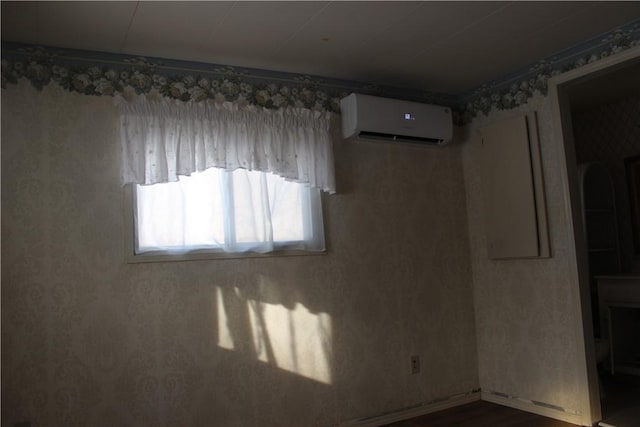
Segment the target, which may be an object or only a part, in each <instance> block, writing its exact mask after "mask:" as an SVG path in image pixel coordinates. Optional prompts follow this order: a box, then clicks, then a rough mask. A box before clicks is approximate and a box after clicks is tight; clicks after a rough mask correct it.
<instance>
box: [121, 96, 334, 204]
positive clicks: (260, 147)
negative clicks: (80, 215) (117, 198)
mask: <svg viewBox="0 0 640 427" xmlns="http://www.w3.org/2000/svg"><path fill="white" fill-rule="evenodd" d="M116 105H117V107H118V109H119V112H120V136H121V143H122V181H123V184H128V183H134V184H155V183H158V182H175V181H178V176H180V175H190V174H192V173H193V172H197V171H204V170H206V169H208V168H211V167H216V168H221V169H225V170H228V171H233V170H236V169H246V170H257V171H262V172H271V173H274V174H276V175H279V176H282V177H283V178H285V179H287V180H289V181H293V182H299V183H306V184H308V185H310V186H311V187H314V188H318V189H320V190H323V191H326V192H329V193H335V178H334V167H333V150H332V143H331V136H330V130H329V125H330V117H331V113H328V112H319V111H311V110H307V109H302V108H287V109H280V110H266V109H262V108H257V107H253V106H246V107H244V108H241V107H240V106H239V105H238V104H237V103H236V104H234V103H230V102H225V103H223V104H221V105H219V104H216V103H215V102H213V101H203V102H186V103H185V102H181V101H175V100H169V99H158V100H154V101H150V100H148V99H147V98H146V97H145V96H136V97H134V99H133V100H131V101H128V100H125V99H124V98H123V97H121V96H118V97H116Z"/></svg>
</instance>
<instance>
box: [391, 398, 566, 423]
mask: <svg viewBox="0 0 640 427" xmlns="http://www.w3.org/2000/svg"><path fill="white" fill-rule="evenodd" d="M445 426H446V427H449V426H456V427H485V426H486V427H575V426H574V425H573V424H569V423H565V422H563V421H558V420H554V419H552V418H547V417H543V416H541V415H536V414H531V413H529V412H524V411H519V410H517V409H513V408H508V407H506V406H502V405H496V404H493V403H489V402H484V401H481V400H479V401H477V402H472V403H468V404H466V405H461V406H457V407H455V408H451V409H446V410H444V411H439V412H435V413H432V414H427V415H423V416H421V417H417V418H412V419H410V420H405V421H400V422H397V423H393V424H389V425H388V427H445Z"/></svg>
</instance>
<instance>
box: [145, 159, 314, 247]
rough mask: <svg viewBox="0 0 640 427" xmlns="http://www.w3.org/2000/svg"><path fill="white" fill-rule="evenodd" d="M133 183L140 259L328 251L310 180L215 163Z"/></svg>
mask: <svg viewBox="0 0 640 427" xmlns="http://www.w3.org/2000/svg"><path fill="white" fill-rule="evenodd" d="M134 188H135V191H134V197H135V204H134V209H135V215H134V227H135V254H136V255H137V256H142V257H144V256H145V255H184V254H189V253H203V252H204V253H219V254H228V253H233V254H237V253H246V252H257V253H267V252H272V251H278V250H306V251H323V250H324V249H325V246H324V229H323V225H322V209H321V204H320V190H318V189H315V188H310V187H309V186H308V185H306V184H299V183H295V182H290V181H286V180H285V179H284V178H282V177H279V176H277V175H274V174H270V173H265V172H259V171H246V170H244V169H236V170H235V171H233V172H229V171H225V170H223V169H217V168H210V169H207V170H206V171H204V172H198V173H193V174H192V175H191V176H188V177H187V176H180V177H179V180H178V181H177V182H171V183H162V184H154V185H146V186H143V185H135V187H134Z"/></svg>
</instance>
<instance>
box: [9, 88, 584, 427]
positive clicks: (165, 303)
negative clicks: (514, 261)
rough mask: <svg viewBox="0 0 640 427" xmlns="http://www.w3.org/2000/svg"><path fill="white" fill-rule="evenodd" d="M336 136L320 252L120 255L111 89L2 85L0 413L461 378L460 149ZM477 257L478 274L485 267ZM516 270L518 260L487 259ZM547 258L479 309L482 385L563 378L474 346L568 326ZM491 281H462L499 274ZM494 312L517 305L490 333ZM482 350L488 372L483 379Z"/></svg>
mask: <svg viewBox="0 0 640 427" xmlns="http://www.w3.org/2000/svg"><path fill="white" fill-rule="evenodd" d="M335 153H336V168H337V182H338V191H339V194H337V195H335V196H324V197H323V201H324V210H325V227H326V230H327V241H328V245H329V253H328V254H327V255H320V256H309V257H288V258H263V259H241V260H218V261H191V262H174V263H154V264H126V263H125V261H124V259H125V258H124V252H123V251H124V240H123V239H124V236H125V233H124V230H123V223H124V221H123V216H124V212H123V209H124V208H123V190H122V188H121V187H120V184H119V143H118V135H117V121H116V111H115V108H114V107H113V104H112V100H111V99H109V98H106V97H88V96H83V95H78V94H70V93H66V92H64V91H62V90H60V89H57V88H45V89H44V91H43V92H37V91H36V90H35V89H33V88H32V87H30V86H27V85H25V84H21V85H19V86H17V87H11V88H9V89H6V90H3V91H2V422H3V425H13V423H15V422H21V421H30V422H31V423H32V426H33V427H37V426H115V425H117V426H178V425H179V426H244V427H246V426H258V425H259V426H312V425H333V424H336V423H338V422H342V421H347V420H352V419H356V418H360V417H366V416H372V415H377V414H380V413H383V412H386V411H392V410H396V409H400V408H403V407H407V406H410V405H414V404H417V403H420V402H428V401H431V400H434V399H438V398H441V397H447V396H451V395H455V394H458V393H464V392H467V391H469V390H471V389H474V388H477V387H478V376H477V366H478V364H477V357H476V338H475V337H476V332H475V327H474V310H473V290H472V284H471V283H472V281H471V265H470V262H469V242H468V238H467V236H468V233H467V217H466V212H467V209H466V206H465V203H466V200H465V192H464V180H463V170H462V160H461V147H459V146H450V147H445V148H442V149H438V148H427V147H411V146H396V147H392V146H389V145H385V144H371V143H346V142H344V141H337V143H336V149H335ZM467 166H468V165H467ZM470 183H471V185H472V188H474V183H473V181H471V182H470ZM469 201H470V202H471V203H472V206H471V208H470V209H469V211H470V212H474V211H475V209H474V207H475V205H474V203H477V200H476V199H475V197H474V196H473V195H471V196H470V197H469ZM476 219H477V218H475V217H472V218H471V221H470V224H471V226H472V227H474V228H473V231H474V233H472V236H473V243H474V246H475V247H476V248H477V247H478V239H479V237H478V233H477V229H476V228H475V227H476ZM556 246H558V245H556ZM556 250H557V249H556ZM478 258H479V254H478V251H477V250H476V251H475V252H474V265H475V268H476V270H477V271H478V272H479V273H480V274H485V273H484V271H485V270H493V269H495V268H496V267H495V266H492V265H484V264H483V263H482V262H479V260H478ZM545 263H546V264H545V266H547V265H550V264H553V266H552V267H553V269H554V270H557V269H560V268H561V267H560V266H559V265H556V264H557V263H558V262H557V261H556V260H553V261H546V262H545ZM518 270H521V271H523V272H524V273H527V274H528V273H529V271H528V269H527V268H526V267H519V268H516V271H510V272H508V273H504V274H503V275H509V276H511V275H513V274H515V273H517V272H518ZM544 271H545V270H544V269H543V268H542V267H541V268H539V269H536V270H535V271H534V272H533V273H534V276H536V277H537V278H539V279H540V280H534V279H533V278H532V279H531V280H529V283H527V282H526V281H525V284H524V289H526V290H527V292H526V293H522V292H516V293H513V294H512V293H511V292H510V291H508V290H505V292H506V296H505V297H504V298H500V299H498V300H497V301H496V302H497V303H498V304H502V305H503V306H505V307H504V309H505V310H503V311H504V313H501V314H500V315H497V314H494V310H491V309H489V310H485V311H482V312H481V314H480V315H479V316H478V319H479V323H480V326H481V328H482V329H481V333H480V334H479V336H480V344H481V351H482V355H483V357H482V360H481V362H482V363H481V367H482V370H481V372H482V375H483V378H484V381H485V382H489V383H490V384H491V385H492V386H495V388H496V389H500V390H505V391H508V390H509V389H510V388H509V387H508V386H511V385H513V383H514V381H515V380H516V379H518V378H519V376H520V377H522V376H523V375H524V376H525V377H528V376H530V375H533V374H535V373H539V374H542V373H544V374H545V375H551V377H552V378H554V379H556V378H557V381H556V383H562V384H564V383H571V381H572V379H573V374H572V372H571V370H570V369H566V368H567V366H569V363H570V360H571V356H572V355H571V354H567V355H566V356H565V357H566V363H565V359H563V360H562V363H558V361H557V357H553V358H544V357H543V360H542V361H541V362H540V363H539V362H536V363H535V364H534V368H536V370H532V372H522V370H521V369H518V370H517V372H513V371H511V370H513V369H515V368H516V367H517V366H518V365H516V364H515V363H506V364H504V365H502V364H501V360H500V359H499V358H495V361H491V362H490V361H488V358H487V356H488V355H489V354H490V353H488V350H487V346H488V345H491V344H492V341H496V342H494V343H493V344H496V345H498V348H502V349H505V348H508V349H510V350H513V352H512V353H513V355H514V357H516V358H517V359H515V360H520V359H522V358H525V359H527V360H529V359H530V356H527V351H534V350H535V348H536V347H535V346H534V344H535V341H529V340H517V341H516V343H515V348H514V346H511V345H506V343H505V342H504V340H505V339H506V338H508V337H509V336H510V335H513V334H517V333H520V334H522V336H527V337H529V336H531V335H532V334H533V335H535V334H537V335H536V336H538V341H539V340H540V339H542V338H541V337H542V336H545V337H546V336H548V335H550V334H551V335H552V336H553V337H554V339H556V341H557V342H558V344H560V343H561V342H562V341H563V340H564V339H568V338H567V337H565V336H564V333H565V332H564V331H562V330H560V331H553V327H552V326H553V325H555V324H556V323H558V324H561V323H562V310H560V308H561V307H562V306H563V305H564V302H563V301H562V298H563V296H564V291H563V289H564V285H565V284H563V283H559V284H558V283H555V282H557V281H558V280H557V279H555V278H554V279H552V280H548V279H549V277H548V276H549V275H548V274H546V273H545V272H544ZM487 274H488V273H487ZM554 277H555V276H554ZM545 281H548V282H549V283H546V284H544V285H543V286H542V287H540V284H539V282H545ZM494 282H495V281H493V280H490V281H488V282H487V283H485V282H480V283H481V286H480V287H479V289H478V290H477V292H476V297H479V298H481V299H483V300H486V299H490V298H494V296H493V293H494V292H495V291H497V290H498V289H496V287H498V288H509V285H510V284H509V283H507V282H505V283H502V284H499V285H497V284H495V283H494ZM560 282H562V281H561V280H560ZM483 283H484V285H482V284H483ZM490 285H491V286H490ZM518 285H522V281H519V282H518ZM511 286H512V287H513V283H511ZM549 292H551V293H553V294H557V298H553V299H552V298H551V297H550V295H549ZM514 299H515V302H516V303H517V302H518V301H523V300H527V299H533V300H534V301H539V304H533V305H532V306H531V309H527V310H522V309H521V308H520V307H518V306H517V305H514V306H509V304H508V303H510V302H513V300H514ZM548 300H552V301H556V303H555V304H554V303H552V304H548V302H549V301H548ZM540 307H543V308H545V309H544V310H542V312H539V311H538V308H540ZM487 308H490V307H487ZM505 316H506V317H507V318H513V317H519V316H533V317H532V318H531V319H530V320H527V321H526V322H520V323H524V324H518V325H516V326H509V325H508V324H505V325H500V326H499V329H498V331H500V332H501V333H500V334H496V335H492V334H488V333H487V332H488V329H489V328H491V325H492V322H496V321H498V320H500V319H501V318H503V317H505ZM549 316H551V318H552V319H553V322H554V323H551V322H550V321H549ZM527 319H529V317H527ZM534 321H538V322H539V323H538V324H537V325H535V327H534ZM540 324H542V325H543V326H544V325H546V326H545V327H542V328H540V327H539V325H540ZM510 328H515V329H516V330H511V329H510ZM482 331H483V332H482ZM490 336H493V337H494V338H489V337H490ZM530 343H531V346H529V345H528V344H530ZM563 348H564V347H563ZM414 354H417V355H420V357H421V362H422V372H421V373H420V374H418V375H411V374H410V373H409V370H410V366H409V357H410V356H411V355H414ZM543 356H544V355H543ZM547 359H551V360H550V361H549V363H547V364H546V368H545V370H544V372H542V369H541V367H540V366H539V365H540V364H541V363H544V361H546V360H547ZM498 366H500V367H502V366H505V367H506V368H507V369H508V370H510V371H508V374H507V376H506V379H505V380H504V383H503V382H501V381H500V380H499V379H496V381H498V382H497V383H495V382H492V381H490V380H491V379H492V378H493V377H492V375H493V372H494V371H495V370H496V369H497V368H498ZM549 367H550V369H551V372H549ZM565 369H566V371H565ZM515 391H518V390H515ZM533 391H534V392H537V393H538V394H539V393H540V392H544V393H546V392H550V391H549V390H547V388H545V387H543V386H542V385H536V389H535V390H533ZM547 397H548V398H547ZM550 399H551V396H544V399H543V400H550ZM563 402H564V400H563ZM567 404H569V405H570V404H572V402H570V401H568V402H567Z"/></svg>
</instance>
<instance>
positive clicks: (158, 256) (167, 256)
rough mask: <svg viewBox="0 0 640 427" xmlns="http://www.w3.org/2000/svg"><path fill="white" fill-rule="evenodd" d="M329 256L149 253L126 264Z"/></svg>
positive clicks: (282, 252)
mask: <svg viewBox="0 0 640 427" xmlns="http://www.w3.org/2000/svg"><path fill="white" fill-rule="evenodd" d="M318 255H327V251H326V250H323V251H304V250H292V249H289V250H278V251H273V252H268V253H258V252H246V253H228V252H211V251H209V252H207V251H194V252H185V253H180V254H171V253H163V252H148V253H144V254H139V255H128V256H127V257H126V262H127V263H128V264H140V263H150V262H179V261H212V260H227V259H244V258H277V257H292V256H318Z"/></svg>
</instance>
